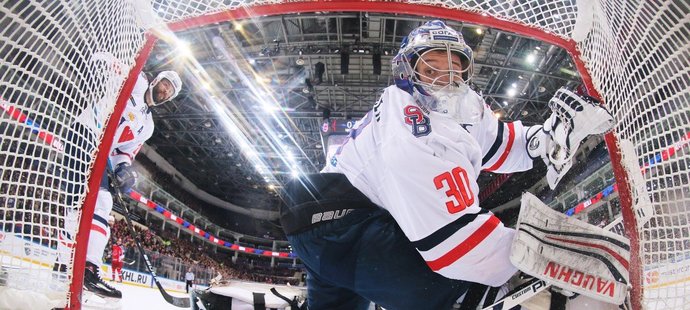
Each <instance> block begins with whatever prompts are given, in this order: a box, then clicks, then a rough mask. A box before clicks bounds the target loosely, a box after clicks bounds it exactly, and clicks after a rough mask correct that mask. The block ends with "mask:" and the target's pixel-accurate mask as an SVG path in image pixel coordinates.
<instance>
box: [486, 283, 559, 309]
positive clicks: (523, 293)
mask: <svg viewBox="0 0 690 310" xmlns="http://www.w3.org/2000/svg"><path fill="white" fill-rule="evenodd" d="M549 287H551V285H550V284H547V283H546V281H544V280H542V279H539V278H532V279H530V280H529V281H527V282H525V283H523V284H520V285H519V286H517V287H516V288H514V289H513V290H512V291H510V292H508V294H506V295H505V296H503V298H501V299H500V300H499V301H497V302H495V303H493V304H491V305H489V306H487V307H483V308H481V309H482V310H508V309H512V308H513V307H516V306H518V305H520V304H521V303H523V302H525V301H527V300H528V299H530V298H532V297H534V296H536V295H537V294H539V293H541V292H542V291H543V290H545V289H547V288H549Z"/></svg>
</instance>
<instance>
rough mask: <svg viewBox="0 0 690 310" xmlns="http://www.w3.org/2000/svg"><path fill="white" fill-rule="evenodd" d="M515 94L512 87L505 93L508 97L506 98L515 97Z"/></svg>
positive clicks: (515, 91)
mask: <svg viewBox="0 0 690 310" xmlns="http://www.w3.org/2000/svg"><path fill="white" fill-rule="evenodd" d="M516 94H517V90H516V89H515V88H512V87H511V88H510V89H508V91H507V92H506V95H508V97H515V95H516Z"/></svg>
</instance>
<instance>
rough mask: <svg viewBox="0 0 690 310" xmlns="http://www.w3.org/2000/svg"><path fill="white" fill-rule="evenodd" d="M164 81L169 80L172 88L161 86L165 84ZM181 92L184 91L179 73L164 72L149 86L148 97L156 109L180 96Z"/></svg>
mask: <svg viewBox="0 0 690 310" xmlns="http://www.w3.org/2000/svg"><path fill="white" fill-rule="evenodd" d="M164 79H165V80H167V82H169V83H170V85H171V86H172V87H165V86H164V85H163V84H161V83H165V82H163V80H164ZM180 90H182V80H181V79H180V76H179V75H178V74H177V72H175V71H163V72H161V73H158V75H157V76H156V78H155V79H153V81H151V84H149V94H148V95H149V96H150V97H149V98H150V102H151V104H150V106H152V107H155V106H158V105H161V104H163V103H166V102H168V101H170V100H172V99H173V98H175V97H177V95H178V94H180Z"/></svg>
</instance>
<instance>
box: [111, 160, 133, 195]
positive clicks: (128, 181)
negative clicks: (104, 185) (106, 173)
mask: <svg viewBox="0 0 690 310" xmlns="http://www.w3.org/2000/svg"><path fill="white" fill-rule="evenodd" d="M113 172H114V174H115V180H114V181H115V182H114V184H113V185H114V186H116V187H117V188H118V189H119V190H120V191H121V192H123V193H126V192H127V191H129V189H130V188H132V186H134V184H136V182H137V177H138V175H137V172H136V171H134V168H132V166H130V165H129V164H128V163H120V164H118V165H117V167H115V171H113Z"/></svg>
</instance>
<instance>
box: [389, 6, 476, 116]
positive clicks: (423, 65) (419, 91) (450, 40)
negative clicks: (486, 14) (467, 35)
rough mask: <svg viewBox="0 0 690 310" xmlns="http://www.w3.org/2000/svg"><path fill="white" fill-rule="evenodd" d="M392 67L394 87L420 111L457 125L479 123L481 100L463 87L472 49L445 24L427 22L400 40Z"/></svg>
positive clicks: (469, 75) (466, 79)
mask: <svg viewBox="0 0 690 310" xmlns="http://www.w3.org/2000/svg"><path fill="white" fill-rule="evenodd" d="M392 67H393V77H394V79H395V84H396V85H397V86H398V87H399V88H401V89H403V90H405V91H407V92H409V93H410V94H412V96H414V97H415V99H416V100H417V102H418V103H419V104H420V106H422V107H423V108H426V109H428V110H431V111H435V112H438V113H441V114H445V115H447V116H449V117H451V118H453V119H454V120H456V121H457V122H458V123H460V124H474V123H477V122H479V120H481V118H482V115H483V112H484V104H483V101H482V99H481V97H480V96H478V95H477V94H476V93H474V92H473V91H471V90H470V88H469V86H468V85H467V84H466V82H467V81H469V79H470V78H471V77H472V70H473V59H472V49H471V48H470V47H469V46H467V44H465V41H464V39H463V37H462V34H460V33H459V32H457V31H455V30H454V29H452V28H450V27H448V26H446V24H445V23H444V22H442V21H440V20H433V21H429V22H426V23H425V24H424V25H422V26H420V27H418V28H416V29H415V30H413V31H412V32H410V34H409V35H408V36H407V37H405V38H403V42H402V45H401V47H400V51H399V52H398V54H397V55H396V56H395V57H394V58H393V62H392Z"/></svg>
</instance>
